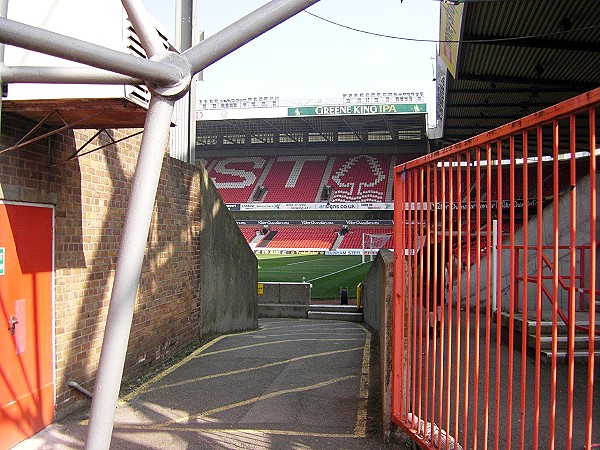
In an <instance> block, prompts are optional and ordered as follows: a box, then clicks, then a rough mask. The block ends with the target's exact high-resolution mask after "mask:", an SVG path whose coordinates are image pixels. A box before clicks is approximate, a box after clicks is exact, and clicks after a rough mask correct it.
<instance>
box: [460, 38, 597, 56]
mask: <svg viewBox="0 0 600 450" xmlns="http://www.w3.org/2000/svg"><path fill="white" fill-rule="evenodd" d="M469 41H479V42H472V44H471V45H495V46H502V47H524V48H547V49H552V50H566V51H579V52H588V53H600V47H598V46H597V45H596V44H594V43H592V42H580V41H569V40H556V39H544V38H534V37H531V38H515V39H513V38H512V36H490V35H479V34H469V35H463V45H466V44H469ZM481 41H484V42H481Z"/></svg>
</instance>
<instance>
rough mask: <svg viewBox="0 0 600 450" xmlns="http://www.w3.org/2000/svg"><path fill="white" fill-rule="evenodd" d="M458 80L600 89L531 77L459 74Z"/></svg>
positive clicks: (589, 84) (574, 82) (571, 81)
mask: <svg viewBox="0 0 600 450" xmlns="http://www.w3.org/2000/svg"><path fill="white" fill-rule="evenodd" d="M457 79H458V80H466V81H486V82H489V83H492V82H493V83H508V84H524V85H527V86H554V87H556V86H564V87H571V88H572V89H573V90H577V89H581V90H584V91H591V90H592V89H594V88H596V87H598V83H593V82H584V81H574V80H552V79H547V78H529V77H512V76H505V75H496V74H483V73H468V72H460V71H459V73H458V77H457Z"/></svg>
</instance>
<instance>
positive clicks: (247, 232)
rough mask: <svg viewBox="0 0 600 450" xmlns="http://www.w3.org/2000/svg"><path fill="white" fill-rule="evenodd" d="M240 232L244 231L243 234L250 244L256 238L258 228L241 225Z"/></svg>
mask: <svg viewBox="0 0 600 450" xmlns="http://www.w3.org/2000/svg"><path fill="white" fill-rule="evenodd" d="M240 230H241V231H242V234H243V235H244V238H245V239H246V242H248V243H249V242H250V241H252V240H253V239H254V238H255V237H256V232H257V231H258V227H257V226H252V227H247V226H243V225H240Z"/></svg>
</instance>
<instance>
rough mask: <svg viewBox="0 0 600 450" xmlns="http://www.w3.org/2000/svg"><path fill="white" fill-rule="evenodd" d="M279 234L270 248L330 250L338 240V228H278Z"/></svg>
mask: <svg viewBox="0 0 600 450" xmlns="http://www.w3.org/2000/svg"><path fill="white" fill-rule="evenodd" d="M273 231H276V232H277V234H275V236H274V237H273V238H272V239H271V241H270V242H269V244H268V245H267V247H268V248H288V249H289V248H296V249H325V250H329V249H330V248H331V246H332V245H333V243H334V242H335V239H336V238H337V236H338V234H337V232H338V228H333V227H301V226H294V227H277V228H276V229H273Z"/></svg>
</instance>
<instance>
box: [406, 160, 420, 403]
mask: <svg viewBox="0 0 600 450" xmlns="http://www.w3.org/2000/svg"><path fill="white" fill-rule="evenodd" d="M411 180H412V189H411V195H410V201H411V204H412V212H411V224H410V230H411V233H410V236H411V241H412V245H411V254H410V259H411V261H412V264H411V266H412V267H411V270H409V271H408V273H410V274H411V278H412V285H413V290H412V301H411V308H412V323H411V333H409V334H410V336H409V344H408V345H409V347H408V348H410V349H413V350H414V349H415V348H416V345H415V339H416V338H418V336H417V308H418V305H417V300H418V297H419V296H418V281H419V278H418V276H417V275H415V274H416V273H417V198H416V197H417V195H416V193H417V171H416V170H415V169H413V170H411ZM411 356H412V364H411V368H410V373H411V375H412V377H411V409H410V410H411V412H412V413H414V412H415V411H416V389H415V386H416V382H417V379H416V371H415V368H416V364H417V355H416V353H415V352H414V351H411Z"/></svg>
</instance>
